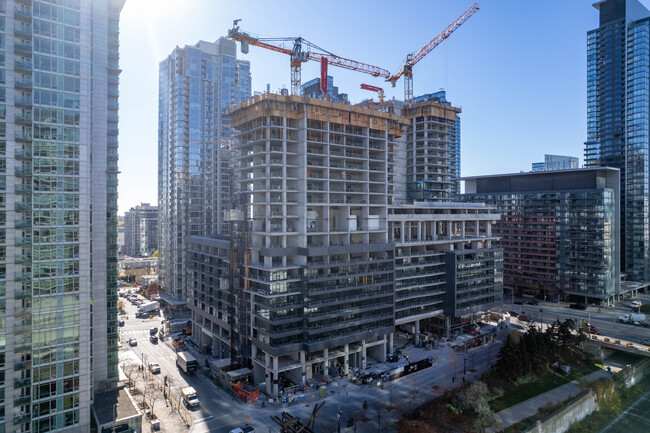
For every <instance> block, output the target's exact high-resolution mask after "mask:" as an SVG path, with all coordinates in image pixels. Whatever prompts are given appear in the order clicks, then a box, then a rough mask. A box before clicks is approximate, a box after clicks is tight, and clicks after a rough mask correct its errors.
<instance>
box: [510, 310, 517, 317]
mask: <svg viewBox="0 0 650 433" xmlns="http://www.w3.org/2000/svg"><path fill="white" fill-rule="evenodd" d="M508 314H510V315H511V316H512V317H517V316H518V315H519V313H517V312H516V311H508Z"/></svg>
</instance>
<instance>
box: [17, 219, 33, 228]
mask: <svg viewBox="0 0 650 433" xmlns="http://www.w3.org/2000/svg"><path fill="white" fill-rule="evenodd" d="M15 227H16V228H17V229H31V228H32V220H30V219H21V220H18V221H16V225H15Z"/></svg>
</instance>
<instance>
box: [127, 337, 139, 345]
mask: <svg viewBox="0 0 650 433" xmlns="http://www.w3.org/2000/svg"><path fill="white" fill-rule="evenodd" d="M137 345H138V340H136V339H135V337H131V338H129V346H137Z"/></svg>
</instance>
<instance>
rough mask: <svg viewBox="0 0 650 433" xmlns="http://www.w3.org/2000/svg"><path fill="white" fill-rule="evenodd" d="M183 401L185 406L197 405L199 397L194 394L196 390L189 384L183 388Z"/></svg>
mask: <svg viewBox="0 0 650 433" xmlns="http://www.w3.org/2000/svg"><path fill="white" fill-rule="evenodd" d="M182 392H183V402H184V403H185V405H186V406H187V407H194V406H198V405H199V399H198V397H197V396H196V391H195V390H194V388H192V387H191V386H188V387H187V388H183V390H182Z"/></svg>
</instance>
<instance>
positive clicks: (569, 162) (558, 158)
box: [531, 154, 580, 171]
mask: <svg viewBox="0 0 650 433" xmlns="http://www.w3.org/2000/svg"><path fill="white" fill-rule="evenodd" d="M579 164H580V160H579V159H578V158H576V157H575V156H562V155H548V154H547V155H544V162H533V164H532V170H531V171H551V170H571V169H573V168H578V166H579Z"/></svg>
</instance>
